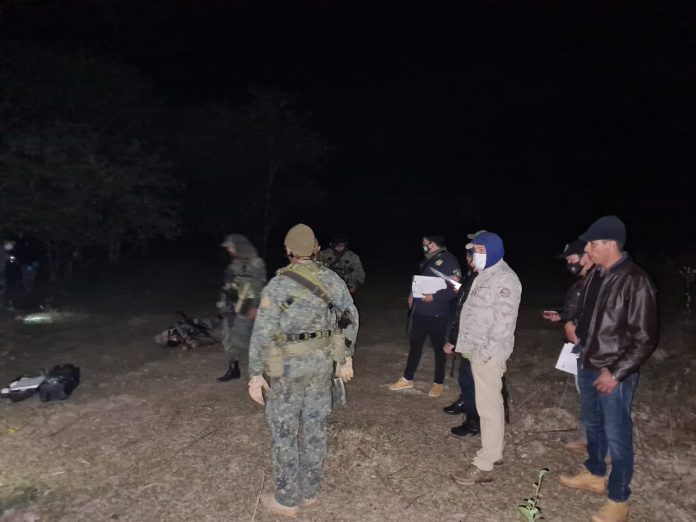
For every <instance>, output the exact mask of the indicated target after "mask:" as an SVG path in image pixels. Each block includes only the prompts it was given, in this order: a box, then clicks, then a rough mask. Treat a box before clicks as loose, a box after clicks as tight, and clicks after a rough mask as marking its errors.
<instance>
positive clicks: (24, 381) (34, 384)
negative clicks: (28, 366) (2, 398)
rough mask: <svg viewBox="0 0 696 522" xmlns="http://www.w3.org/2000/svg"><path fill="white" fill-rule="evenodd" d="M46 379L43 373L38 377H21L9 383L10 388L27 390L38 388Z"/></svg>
mask: <svg viewBox="0 0 696 522" xmlns="http://www.w3.org/2000/svg"><path fill="white" fill-rule="evenodd" d="M45 380H46V379H45V378H44V376H43V375H40V376H38V377H22V378H21V379H19V380H17V381H15V382H13V383H11V384H10V389H11V390H28V389H29V388H38V387H39V386H40V385H41V383H42V382H44V381H45Z"/></svg>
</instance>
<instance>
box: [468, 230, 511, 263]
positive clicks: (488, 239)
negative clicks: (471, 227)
mask: <svg viewBox="0 0 696 522" xmlns="http://www.w3.org/2000/svg"><path fill="white" fill-rule="evenodd" d="M472 243H473V244H474V245H483V246H484V247H486V268H490V267H492V266H493V265H495V264H496V263H497V262H498V261H500V260H501V259H503V255H505V249H504V248H503V240H502V239H500V236H499V235H498V234H494V233H493V232H483V233H481V234H479V235H478V236H476V237H475V238H474V239H473V241H472Z"/></svg>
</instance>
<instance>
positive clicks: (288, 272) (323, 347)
mask: <svg viewBox="0 0 696 522" xmlns="http://www.w3.org/2000/svg"><path fill="white" fill-rule="evenodd" d="M277 274H278V275H279V276H285V277H289V278H290V279H292V280H293V281H295V282H297V283H298V284H300V285H301V286H302V287H303V288H305V289H306V290H308V291H310V292H311V293H312V294H313V295H315V296H317V297H319V298H321V299H323V300H324V301H325V302H326V306H327V307H328V308H329V309H330V310H331V311H334V306H333V304H332V303H331V296H330V294H329V291H328V289H327V288H326V287H325V286H324V284H323V283H322V282H321V280H320V279H319V278H318V277H317V266H316V265H314V264H299V263H298V264H293V265H290V266H288V267H285V268H282V269H280V270H278V272H277ZM301 298H302V294H300V293H298V295H294V296H291V297H290V299H289V300H288V301H290V303H288V301H286V302H285V303H283V304H281V305H280V310H281V312H283V313H285V312H286V311H287V310H288V309H289V308H290V306H292V302H294V301H295V300H297V299H301ZM345 349H346V341H345V337H344V336H343V334H342V333H341V330H340V329H338V325H335V326H334V328H332V329H330V330H322V331H319V332H305V333H300V334H287V333H284V332H278V333H277V334H276V335H274V339H273V344H272V345H271V348H270V351H269V354H268V357H267V359H266V373H267V375H268V376H269V377H282V376H283V364H284V361H285V358H286V357H297V356H303V355H307V354H310V353H315V352H317V351H326V354H327V355H329V354H333V360H334V361H337V362H342V361H343V360H344V359H345Z"/></svg>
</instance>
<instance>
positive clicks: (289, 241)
mask: <svg viewBox="0 0 696 522" xmlns="http://www.w3.org/2000/svg"><path fill="white" fill-rule="evenodd" d="M285 247H286V248H287V249H288V250H289V251H290V252H291V253H293V254H295V255H296V256H299V257H309V256H311V255H312V254H314V253H315V252H316V249H317V238H316V236H315V235H314V231H313V230H312V229H311V228H309V227H308V226H307V225H305V224H303V223H298V224H297V225H295V226H294V227H292V228H291V229H290V230H288V233H287V235H286V236H285Z"/></svg>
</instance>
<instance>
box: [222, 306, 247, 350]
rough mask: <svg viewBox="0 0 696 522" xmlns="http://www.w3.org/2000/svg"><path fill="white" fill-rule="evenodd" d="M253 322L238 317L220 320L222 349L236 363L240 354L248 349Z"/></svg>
mask: <svg viewBox="0 0 696 522" xmlns="http://www.w3.org/2000/svg"><path fill="white" fill-rule="evenodd" d="M253 327H254V321H252V320H251V319H247V318H246V317H242V316H240V315H238V316H237V317H233V318H229V317H225V318H224V319H223V320H222V348H223V349H224V350H225V352H226V353H227V354H229V356H230V359H231V360H233V361H238V360H239V357H240V356H241V354H242V353H243V352H245V351H247V350H248V349H249V339H251V330H252V328H253Z"/></svg>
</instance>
